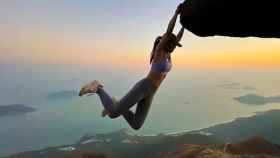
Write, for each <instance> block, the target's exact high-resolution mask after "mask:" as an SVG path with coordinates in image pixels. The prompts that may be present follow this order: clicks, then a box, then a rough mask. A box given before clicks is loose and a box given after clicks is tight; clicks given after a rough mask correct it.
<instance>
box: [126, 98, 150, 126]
mask: <svg viewBox="0 0 280 158" xmlns="http://www.w3.org/2000/svg"><path fill="white" fill-rule="evenodd" d="M151 102H152V97H151V98H147V99H143V100H141V101H140V102H139V103H138V105H137V108H136V111H135V114H134V113H133V112H132V111H130V110H129V111H127V112H125V113H123V117H124V118H125V120H126V121H127V122H128V124H129V125H130V126H131V128H133V129H135V130H138V129H140V128H141V127H142V125H143V124H144V122H145V120H146V117H147V115H148V112H149V109H150V107H151Z"/></svg>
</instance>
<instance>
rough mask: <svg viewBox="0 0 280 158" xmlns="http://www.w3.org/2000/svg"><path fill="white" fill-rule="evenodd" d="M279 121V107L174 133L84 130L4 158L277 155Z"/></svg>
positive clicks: (179, 157) (163, 157) (279, 151)
mask: <svg viewBox="0 0 280 158" xmlns="http://www.w3.org/2000/svg"><path fill="white" fill-rule="evenodd" d="M279 121H280V110H273V111H267V112H262V113H257V114H256V115H255V116H252V117H247V118H238V119H236V120H234V121H232V122H229V123H225V124H220V125H216V126H213V127H210V128H205V129H201V130H197V131H191V132H178V133H176V134H167V133H166V134H158V135H136V134H134V133H133V132H131V131H129V130H126V129H122V130H119V131H116V132H112V133H107V134H86V135H84V136H83V137H81V138H80V140H78V141H77V142H76V143H74V144H70V145H65V146H58V147H50V148H46V149H43V150H39V151H30V152H25V153H19V154H14V155H12V156H9V157H7V158H13V157H21V158H35V157H36V158H37V157H51V158H62V157H65V156H71V155H72V154H77V153H79V154H85V153H92V152H94V153H103V154H104V155H107V156H109V157H113V158H130V157H134V158H150V157H153V158H157V157H158V158H165V157H174V158H189V157H190V158H195V157H198V158H200V157H203V156H204V157H205V158H206V157H207V155H208V157H225V156H227V157H228V158H235V157H236V155H241V157H244V158H245V156H247V157H252V156H253V157H261V156H262V155H263V154H265V155H266V156H268V157H278V156H280V154H279V153H280V149H279V146H278V145H276V144H280V137H279V133H280V125H279ZM255 136H257V137H255ZM252 137H253V138H252ZM244 140H246V141H244ZM243 141H244V142H243ZM237 142H241V143H237ZM231 143H232V144H231ZM186 144H188V145H186ZM211 154H212V156H211ZM209 155H210V156H209ZM215 155H216V156H215ZM99 156H100V155H99Z"/></svg>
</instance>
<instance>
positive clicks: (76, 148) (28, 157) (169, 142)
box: [7, 129, 224, 158]
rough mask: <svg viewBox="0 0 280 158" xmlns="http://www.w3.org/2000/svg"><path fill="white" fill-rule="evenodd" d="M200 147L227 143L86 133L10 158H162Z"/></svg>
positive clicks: (213, 139)
mask: <svg viewBox="0 0 280 158" xmlns="http://www.w3.org/2000/svg"><path fill="white" fill-rule="evenodd" d="M185 143H191V144H201V145H211V146H213V145H214V146H219V145H222V144H224V141H222V140H220V139H218V138H216V137H214V136H206V135H202V134H184V133H183V134H182V133H181V134H176V135H165V134H160V135H155V136H140V135H135V134H133V133H132V132H130V131H128V130H124V129H123V130H120V131H116V132H112V133H108V134H92V135H91V134H87V135H85V136H83V137H82V138H81V139H80V140H79V141H78V142H77V143H75V144H72V145H65V146H59V147H51V148H47V149H43V150H39V151H30V152H24V153H19V154H14V155H11V156H9V157H7V158H15V157H20V158H38V157H51V158H64V157H65V156H67V155H69V154H70V155H71V154H72V153H75V152H78V153H91V152H96V153H105V154H106V155H108V156H109V157H112V158H131V157H133V158H146V157H151V156H152V157H160V155H161V154H162V153H165V152H169V151H170V152H171V151H173V150H175V149H176V148H178V147H179V146H181V145H183V144H185Z"/></svg>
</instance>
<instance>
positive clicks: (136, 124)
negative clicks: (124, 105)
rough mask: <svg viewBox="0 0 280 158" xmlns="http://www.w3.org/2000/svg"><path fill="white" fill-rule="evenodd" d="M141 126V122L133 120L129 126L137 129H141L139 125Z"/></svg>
mask: <svg viewBox="0 0 280 158" xmlns="http://www.w3.org/2000/svg"><path fill="white" fill-rule="evenodd" d="M142 126H143V122H135V123H134V124H133V125H132V126H131V128H133V129H134V130H139V129H141V127H142Z"/></svg>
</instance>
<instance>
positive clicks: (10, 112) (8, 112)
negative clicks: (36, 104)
mask: <svg viewBox="0 0 280 158" xmlns="http://www.w3.org/2000/svg"><path fill="white" fill-rule="evenodd" d="M34 111H35V109H34V108H32V107H28V106H25V105H20V104H13V105H0V117H3V116H16V115H23V114H26V113H30V112H34Z"/></svg>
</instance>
